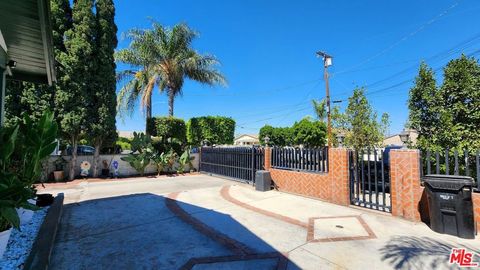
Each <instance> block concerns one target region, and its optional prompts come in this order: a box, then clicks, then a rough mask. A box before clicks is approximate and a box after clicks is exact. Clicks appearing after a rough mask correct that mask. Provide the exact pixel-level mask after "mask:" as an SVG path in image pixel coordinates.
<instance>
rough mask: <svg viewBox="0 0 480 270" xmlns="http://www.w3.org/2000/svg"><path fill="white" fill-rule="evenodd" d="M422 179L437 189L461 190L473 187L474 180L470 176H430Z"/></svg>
mask: <svg viewBox="0 0 480 270" xmlns="http://www.w3.org/2000/svg"><path fill="white" fill-rule="evenodd" d="M422 179H423V180H424V181H425V183H426V184H427V185H429V186H431V187H432V188H436V189H445V190H460V189H462V188H464V187H472V186H473V178H472V177H469V176H459V175H439V174H429V175H425V176H424V177H423V178H422Z"/></svg>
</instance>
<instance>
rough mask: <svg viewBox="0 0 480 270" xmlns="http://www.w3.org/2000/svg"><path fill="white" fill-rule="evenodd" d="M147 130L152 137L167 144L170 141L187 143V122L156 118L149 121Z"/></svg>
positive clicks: (173, 118) (178, 119) (169, 118)
mask: <svg viewBox="0 0 480 270" xmlns="http://www.w3.org/2000/svg"><path fill="white" fill-rule="evenodd" d="M147 130H148V133H149V134H150V135H152V136H155V137H159V138H160V139H161V141H163V142H166V141H167V140H169V139H177V140H179V141H180V142H182V143H184V142H185V141H186V128H185V121H183V119H180V118H175V117H154V118H150V119H148V120H147Z"/></svg>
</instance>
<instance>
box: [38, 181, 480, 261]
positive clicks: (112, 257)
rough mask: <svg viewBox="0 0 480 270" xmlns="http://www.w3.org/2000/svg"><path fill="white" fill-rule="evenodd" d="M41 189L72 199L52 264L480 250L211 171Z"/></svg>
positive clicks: (433, 256) (354, 257) (411, 256)
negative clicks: (256, 187) (209, 173)
mask: <svg viewBox="0 0 480 270" xmlns="http://www.w3.org/2000/svg"><path fill="white" fill-rule="evenodd" d="M40 192H51V193H56V192H64V193H65V194H66V201H67V202H68V204H67V205H66V206H65V209H64V216H63V218H62V221H61V226H60V230H59V232H58V237H57V239H56V243H55V248H54V252H53V255H52V263H51V268H52V269H367V268H368V269H452V266H451V265H449V264H448V257H449V253H450V250H451V248H452V247H466V248H467V249H469V250H471V251H474V252H477V253H478V252H480V242H479V240H478V239H476V240H464V239H459V238H456V237H452V236H448V235H441V234H437V233H435V232H432V231H431V230H430V229H429V228H428V227H427V226H426V225H425V224H423V223H412V222H408V221H405V220H401V219H398V218H393V217H391V216H388V215H385V214H382V213H377V212H370V211H366V210H361V209H356V208H352V207H342V206H337V205H333V204H329V203H325V202H321V201H318V200H313V199H308V198H304V197H299V196H294V195H290V194H284V193H280V192H276V191H269V192H263V193H262V192H256V191H254V190H253V188H252V187H250V186H247V185H243V184H238V183H236V182H234V181H229V180H223V179H220V178H215V177H209V176H205V175H193V176H180V177H171V178H159V179H155V178H138V179H129V180H119V181H108V182H90V183H86V182H83V183H79V184H76V185H47V187H46V189H45V190H40ZM475 260H476V261H480V258H479V257H475Z"/></svg>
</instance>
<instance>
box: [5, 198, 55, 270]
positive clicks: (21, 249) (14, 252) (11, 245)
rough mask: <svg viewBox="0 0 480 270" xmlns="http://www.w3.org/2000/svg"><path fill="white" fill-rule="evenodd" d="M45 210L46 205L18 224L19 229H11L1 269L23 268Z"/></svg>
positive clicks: (45, 212) (46, 209)
mask: <svg viewBox="0 0 480 270" xmlns="http://www.w3.org/2000/svg"><path fill="white" fill-rule="evenodd" d="M47 211H48V207H44V208H42V209H40V210H38V211H36V212H35V213H34V214H33V217H32V219H31V220H30V221H29V222H26V223H25V224H22V225H20V231H19V230H16V229H13V231H12V234H11V235H10V239H9V240H8V244H7V249H6V250H5V253H4V254H3V257H2V260H1V261H0V269H1V270H8V269H22V268H23V264H24V262H25V260H26V259H27V256H28V254H29V253H30V250H31V248H32V245H33V242H34V241H35V238H36V236H37V233H38V230H39V229H40V226H41V225H42V222H43V219H44V218H45V215H46V214H47Z"/></svg>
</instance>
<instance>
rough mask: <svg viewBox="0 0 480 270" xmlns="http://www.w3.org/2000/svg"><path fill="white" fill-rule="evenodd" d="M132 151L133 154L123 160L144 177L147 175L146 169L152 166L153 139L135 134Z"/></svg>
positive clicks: (142, 134)
mask: <svg viewBox="0 0 480 270" xmlns="http://www.w3.org/2000/svg"><path fill="white" fill-rule="evenodd" d="M131 150H132V151H133V152H132V153H131V154H129V155H128V156H126V157H122V158H121V159H122V160H123V161H126V162H128V164H130V166H132V167H133V168H134V169H135V170H136V171H137V172H138V173H140V175H141V176H143V175H144V174H145V168H146V167H147V166H148V165H149V164H150V161H151V159H152V157H153V156H154V151H153V147H152V143H151V139H150V138H149V137H148V136H146V135H145V134H144V133H137V132H134V133H133V139H132V142H131Z"/></svg>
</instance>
